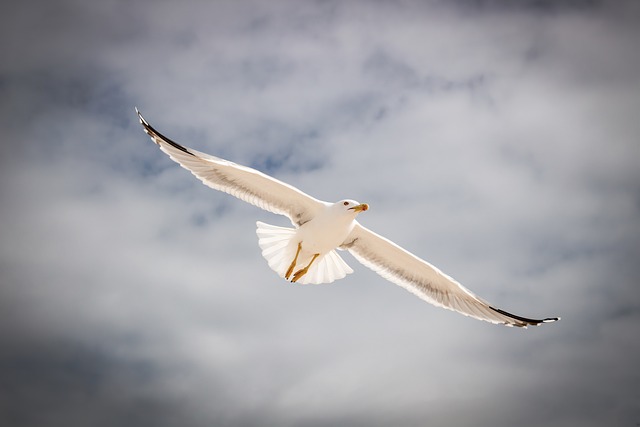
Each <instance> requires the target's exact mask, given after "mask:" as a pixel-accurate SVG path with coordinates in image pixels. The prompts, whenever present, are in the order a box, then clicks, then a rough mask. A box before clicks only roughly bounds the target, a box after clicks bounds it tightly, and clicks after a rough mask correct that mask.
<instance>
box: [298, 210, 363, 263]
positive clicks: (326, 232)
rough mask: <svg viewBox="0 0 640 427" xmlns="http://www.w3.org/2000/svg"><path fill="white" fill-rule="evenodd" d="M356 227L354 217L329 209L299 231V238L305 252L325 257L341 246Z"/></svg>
mask: <svg viewBox="0 0 640 427" xmlns="http://www.w3.org/2000/svg"><path fill="white" fill-rule="evenodd" d="M354 226H355V219H354V216H352V215H349V214H348V213H345V212H344V211H336V210H334V209H331V208H330V207H327V208H326V209H324V210H323V211H322V212H321V213H320V214H318V215H316V217H315V218H313V219H312V220H311V221H309V222H307V223H305V224H303V225H302V226H301V227H300V228H299V229H298V230H297V237H298V239H299V241H300V242H302V247H303V249H304V250H305V252H307V253H310V254H316V253H319V254H321V255H324V254H326V253H327V252H329V251H331V250H333V249H335V248H337V247H338V246H340V245H341V244H342V243H343V242H344V241H345V239H346V238H347V236H348V235H349V233H351V230H353V227H354Z"/></svg>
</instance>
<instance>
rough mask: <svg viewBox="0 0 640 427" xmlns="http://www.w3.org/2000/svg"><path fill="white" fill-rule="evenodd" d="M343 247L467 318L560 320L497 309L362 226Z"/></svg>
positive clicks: (514, 322) (515, 322)
mask: <svg viewBox="0 0 640 427" xmlns="http://www.w3.org/2000/svg"><path fill="white" fill-rule="evenodd" d="M342 248H343V249H348V250H349V252H351V253H352V254H353V256H355V257H356V259H357V260H358V261H360V262H361V263H362V264H364V265H365V266H367V267H369V268H371V269H372V270H373V271H375V272H376V273H378V274H379V275H381V276H382V277H384V278H385V279H387V280H389V281H391V282H393V283H395V284H397V285H400V286H402V287H403V288H405V289H407V290H408V291H410V292H412V293H413V294H415V295H417V296H418V297H420V298H422V299H423V300H425V301H427V302H429V303H431V304H433V305H436V306H439V307H443V308H446V309H449V310H453V311H457V312H459V313H462V314H464V315H465V316H471V317H474V318H476V319H480V320H485V321H487V322H491V323H501V324H504V325H507V326H519V327H525V328H526V327H527V326H531V325H539V324H541V323H547V322H554V321H556V320H558V319H559V318H556V317H553V318H546V319H528V318H526V317H521V316H517V315H515V314H511V313H508V312H506V311H504V310H500V309H498V308H494V307H492V306H491V305H490V304H489V303H487V302H486V301H484V300H482V299H480V298H479V297H478V296H476V295H474V294H473V293H472V292H471V291H469V290H468V289H466V288H465V287H464V286H462V285H461V284H460V283H458V282H456V281H455V280H454V279H452V278H451V277H449V276H447V275H446V274H444V273H443V272H441V271H440V270H438V269H437V268H436V267H434V266H433V265H431V264H429V263H428V262H426V261H424V260H422V259H420V258H418V257H417V256H415V255H413V254H412V253H410V252H408V251H406V250H404V249H402V248H401V247H400V246H398V245H396V244H395V243H393V242H391V241H390V240H388V239H385V238H384V237H382V236H380V235H378V234H376V233H374V232H373V231H371V230H369V229H367V228H365V227H363V226H362V225H360V224H358V223H356V226H355V227H354V229H353V231H352V232H351V234H350V235H349V237H348V238H347V240H346V241H345V243H344V244H343V245H342Z"/></svg>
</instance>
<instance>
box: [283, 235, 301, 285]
mask: <svg viewBox="0 0 640 427" xmlns="http://www.w3.org/2000/svg"><path fill="white" fill-rule="evenodd" d="M301 250H302V242H299V243H298V251H297V252H296V256H295V258H293V261H291V265H290V266H289V268H288V269H287V273H286V274H285V275H284V278H285V279H287V280H289V277H291V273H293V269H294V268H296V263H297V262H298V255H300V251H301Z"/></svg>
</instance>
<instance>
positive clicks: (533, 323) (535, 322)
mask: <svg viewBox="0 0 640 427" xmlns="http://www.w3.org/2000/svg"><path fill="white" fill-rule="evenodd" d="M489 308H490V309H491V310H493V311H495V312H496V313H500V314H502V315H503V316H507V317H510V318H512V319H514V320H517V321H518V322H521V323H517V324H515V325H514V326H520V327H525V328H526V327H527V326H538V325H540V324H541V323H552V322H557V321H558V320H560V318H559V317H547V318H545V319H529V318H527V317H522V316H518V315H516V314H513V313H509V312H508V311H504V310H501V309H499V308H495V307H489Z"/></svg>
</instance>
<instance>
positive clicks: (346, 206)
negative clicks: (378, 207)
mask: <svg viewBox="0 0 640 427" xmlns="http://www.w3.org/2000/svg"><path fill="white" fill-rule="evenodd" d="M334 206H335V207H336V208H337V209H341V210H344V211H345V212H351V213H354V214H356V215H357V214H359V213H360V212H364V211H366V210H368V209H369V205H368V204H366V203H359V202H356V201H355V200H348V199H347V200H340V201H339V202H336V203H334Z"/></svg>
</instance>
